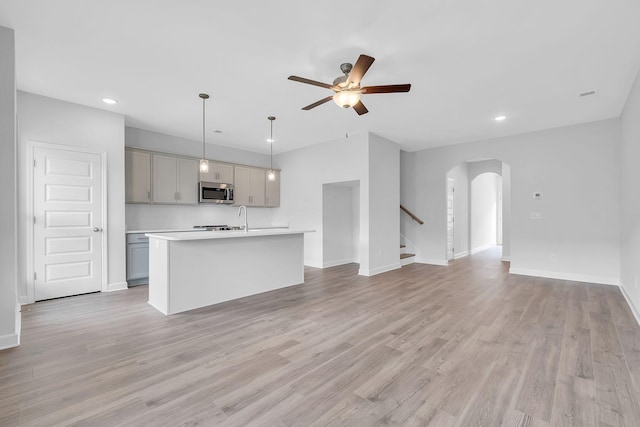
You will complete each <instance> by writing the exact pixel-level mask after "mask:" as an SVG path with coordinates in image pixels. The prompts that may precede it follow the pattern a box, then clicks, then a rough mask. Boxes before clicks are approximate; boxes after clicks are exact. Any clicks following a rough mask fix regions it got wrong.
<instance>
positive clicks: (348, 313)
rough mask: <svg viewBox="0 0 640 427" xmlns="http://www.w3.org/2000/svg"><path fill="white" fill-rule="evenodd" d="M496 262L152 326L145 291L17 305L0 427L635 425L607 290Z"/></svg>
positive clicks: (631, 337) (338, 279)
mask: <svg viewBox="0 0 640 427" xmlns="http://www.w3.org/2000/svg"><path fill="white" fill-rule="evenodd" d="M499 255H500V254H499V250H488V251H484V252H481V253H479V254H475V255H473V256H471V257H467V258H463V259H459V260H456V261H453V262H452V265H451V266H449V267H438V266H429V265H421V264H411V265H409V266H406V267H403V268H402V269H400V270H395V271H392V272H388V273H384V274H380V275H378V276H374V277H370V278H367V277H359V276H357V265H353V264H352V265H346V266H340V267H334V268H329V269H325V270H318V269H312V268H308V269H306V271H305V277H306V284H305V285H303V286H295V287H291V288H286V289H282V290H277V291H273V292H269V293H266V294H261V295H256V296H253V297H248V298H244V299H241V300H237V301H232V302H228V303H223V304H219V305H216V306H213V307H208V308H204V309H199V310H194V311H191V312H188V313H183V314H178V315H174V316H170V317H165V316H163V315H162V314H160V313H159V312H157V311H155V310H154V309H153V308H152V307H151V306H149V305H148V304H147V303H146V301H147V287H146V286H142V287H137V288H133V289H129V290H127V291H122V292H114V293H107V294H90V295H83V296H78V297H71V298H65V299H60V300H53V301H47V302H41V303H36V304H32V305H30V306H25V307H23V320H22V343H23V344H22V345H21V346H20V347H18V348H16V349H10V350H5V351H0V426H16V425H20V426H22V425H25V426H52V425H73V426H103V425H104V426H118V425H122V426H147V425H148V426H180V425H190V426H192V425H206V426H208V425H223V426H244V425H255V426H326V425H344V426H369V425H371V426H374V425H407V426H413V425H415V426H427V425H428V426H438V427H439V426H514V427H516V426H522V427H524V426H552V425H553V426H581V427H583V426H640V393H639V392H640V327H639V326H638V325H637V323H636V322H635V320H634V318H633V316H632V314H631V312H630V311H629V308H628V307H627V305H626V302H625V301H624V299H623V297H622V295H621V293H620V291H619V289H617V288H616V287H612V286H602V285H593V284H584V283H576V282H569V281H561V280H550V279H541V278H532V277H525V276H515V275H509V274H508V273H507V270H508V264H506V263H502V262H500V260H499Z"/></svg>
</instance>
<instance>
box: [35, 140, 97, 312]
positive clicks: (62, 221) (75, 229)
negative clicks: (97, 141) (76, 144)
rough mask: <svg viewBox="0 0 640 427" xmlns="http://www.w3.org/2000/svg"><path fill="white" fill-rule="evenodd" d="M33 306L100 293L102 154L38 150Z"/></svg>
mask: <svg viewBox="0 0 640 427" xmlns="http://www.w3.org/2000/svg"><path fill="white" fill-rule="evenodd" d="M34 160H35V163H34V173H33V212H34V230H33V236H34V242H33V248H34V257H33V260H34V273H35V274H34V284H35V286H34V294H35V300H36V301H38V300H44V299H49V298H57V297H62V296H67V295H76V294H82V293H88V292H95V291H99V290H101V289H102V239H103V233H102V220H103V218H102V170H101V168H102V162H101V157H100V155H99V154H93V153H85V152H78V151H70V150H61V149H52V148H42V147H35V148H34Z"/></svg>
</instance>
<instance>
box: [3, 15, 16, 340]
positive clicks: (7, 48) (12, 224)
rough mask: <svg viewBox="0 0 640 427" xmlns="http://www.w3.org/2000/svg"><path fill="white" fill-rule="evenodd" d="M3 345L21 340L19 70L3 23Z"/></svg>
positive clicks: (11, 41)
mask: <svg viewBox="0 0 640 427" xmlns="http://www.w3.org/2000/svg"><path fill="white" fill-rule="evenodd" d="M0 182H1V183H2V185H0V200H2V203H0V236H2V239H0V272H2V273H1V276H0V349H2V348H7V347H14V346H16V345H18V344H19V343H20V314H19V309H20V306H19V305H18V301H17V294H16V289H17V288H16V287H17V251H16V246H17V236H16V228H17V227H16V225H17V224H16V203H17V199H16V197H17V195H16V191H17V190H16V74H15V40H14V33H13V30H10V29H8V28H4V27H0Z"/></svg>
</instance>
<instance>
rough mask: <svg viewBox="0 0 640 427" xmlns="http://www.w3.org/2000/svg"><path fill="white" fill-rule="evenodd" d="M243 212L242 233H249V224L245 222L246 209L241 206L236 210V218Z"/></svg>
mask: <svg viewBox="0 0 640 427" xmlns="http://www.w3.org/2000/svg"><path fill="white" fill-rule="evenodd" d="M243 210H244V232H245V233H248V232H249V223H248V221H247V207H246V206H244V205H242V206H240V207H239V208H238V216H240V215H242V211H243Z"/></svg>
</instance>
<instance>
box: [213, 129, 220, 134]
mask: <svg viewBox="0 0 640 427" xmlns="http://www.w3.org/2000/svg"><path fill="white" fill-rule="evenodd" d="M213 133H222V131H221V130H219V129H216V130H214V131H213Z"/></svg>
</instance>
